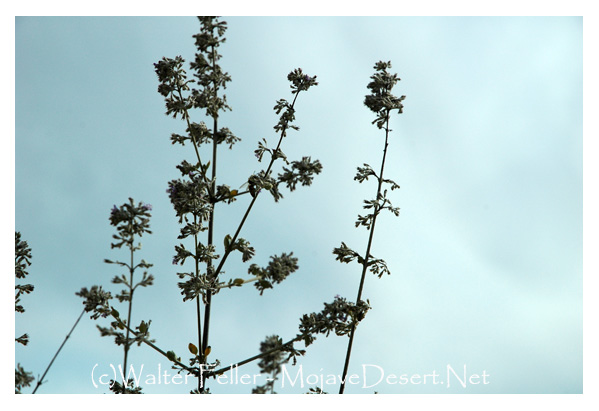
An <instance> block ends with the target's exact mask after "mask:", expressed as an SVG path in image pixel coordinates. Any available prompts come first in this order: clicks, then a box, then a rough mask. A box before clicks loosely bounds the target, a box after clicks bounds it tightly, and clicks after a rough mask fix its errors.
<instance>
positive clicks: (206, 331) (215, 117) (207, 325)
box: [198, 46, 218, 391]
mask: <svg viewBox="0 0 599 411" xmlns="http://www.w3.org/2000/svg"><path fill="white" fill-rule="evenodd" d="M211 53H212V71H213V72H215V71H216V50H215V49H214V46H212V47H211ZM213 84H214V99H215V100H216V98H217V93H218V86H217V84H216V80H215V81H214V83H213ZM212 118H213V127H212V184H211V192H212V193H213V194H214V193H216V153H217V148H218V139H217V132H218V112H217V111H216V110H215V111H214V113H213V117H212ZM215 206H216V203H215V202H214V201H213V203H212V209H211V210H210V217H209V220H208V247H210V246H211V245H212V244H213V242H214V209H215ZM207 272H208V274H209V275H210V277H212V278H216V277H217V276H218V273H215V274H212V261H208V263H207ZM211 307H212V291H210V290H208V291H207V292H206V309H205V311H204V339H203V341H202V344H201V347H203V350H205V349H206V348H207V347H208V335H209V332H210V308H211ZM203 350H202V349H201V351H200V355H201V356H202V358H204V351H203ZM204 361H206V359H205V358H204ZM205 381H206V378H205V377H202V378H201V379H200V381H199V384H200V386H199V387H198V390H202V391H203V390H204V382H205Z"/></svg>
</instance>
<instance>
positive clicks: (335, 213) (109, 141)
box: [15, 17, 583, 393]
mask: <svg viewBox="0 0 599 411" xmlns="http://www.w3.org/2000/svg"><path fill="white" fill-rule="evenodd" d="M223 19H224V20H226V21H227V22H228V26H229V29H228V31H227V34H226V37H227V42H226V43H225V44H224V45H223V46H222V47H221V50H220V53H221V54H222V55H223V59H222V60H221V67H222V68H223V69H224V70H225V71H227V72H228V73H229V74H230V75H231V77H232V82H231V83H229V86H228V88H227V90H226V94H227V99H228V101H229V103H230V105H231V106H232V108H233V111H232V112H230V113H226V114H225V115H223V116H222V121H221V124H222V125H223V126H227V127H229V128H230V129H231V130H232V131H233V132H234V133H235V134H236V135H237V136H238V137H240V138H242V142H241V143H239V144H237V145H236V146H235V147H234V148H233V150H232V151H229V150H228V149H226V148H223V149H222V151H221V152H220V153H219V161H218V168H219V169H218V174H219V182H222V183H226V184H229V185H230V186H231V187H233V188H235V187H238V186H240V185H241V184H243V183H244V182H245V181H246V180H247V177H248V176H249V175H250V174H251V173H253V172H257V171H259V170H260V169H261V166H262V164H260V163H258V162H257V160H256V158H255V157H254V156H253V150H254V149H255V148H256V147H257V143H258V141H259V140H261V139H262V138H266V139H267V140H268V141H269V143H270V144H271V145H274V144H276V135H275V133H274V131H273V128H272V127H273V125H274V124H276V122H277V116H276V115H275V113H274V112H273V110H272V107H273V106H274V103H275V101H276V100H277V99H280V98H286V99H290V97H291V95H290V92H289V87H288V82H287V80H286V76H287V74H288V73H289V72H290V71H291V70H292V69H294V68H297V67H301V68H302V69H303V70H304V71H305V72H307V73H308V74H310V75H317V76H318V81H319V83H320V84H319V85H318V86H317V87H316V88H313V89H311V90H309V91H308V92H306V93H302V94H300V97H299V99H298V103H297V106H296V108H297V113H296V114H297V123H296V124H297V125H299V126H300V131H299V132H290V133H289V137H288V138H287V139H286V140H285V141H284V145H283V150H284V152H285V153H286V154H287V156H288V157H289V158H290V159H291V160H295V159H300V158H301V157H302V156H306V155H309V156H312V158H313V159H314V158H316V159H319V160H320V161H321V162H322V164H323V172H322V174H321V175H319V176H317V177H316V179H315V181H314V184H313V185H312V186H311V187H300V188H298V190H296V191H295V192H293V193H288V192H284V195H285V198H284V199H283V200H281V201H280V202H279V203H277V204H275V203H274V202H273V201H272V198H269V197H267V196H266V195H264V196H260V197H259V200H258V201H257V203H256V205H255V207H254V209H253V211H252V214H251V215H250V217H249V220H248V222H247V223H246V225H245V226H244V228H243V231H242V234H241V236H242V237H244V238H246V239H248V240H249V241H250V242H251V243H252V245H253V246H254V247H255V248H256V256H255V257H254V259H253V260H252V261H253V262H255V263H257V264H259V265H266V264H267V262H268V259H269V256H271V255H273V254H280V253H281V252H289V251H293V252H294V255H295V256H297V257H298V258H299V266H300V269H299V270H298V271H297V272H296V273H294V274H292V275H291V276H290V277H289V278H288V279H287V280H286V281H285V282H283V283H282V284H280V285H279V286H276V287H275V289H273V290H267V291H266V292H265V293H264V295H263V296H262V297H260V296H259V295H258V292H257V291H256V290H255V289H254V287H252V286H248V287H244V288H242V289H234V290H232V291H227V290H225V291H223V292H221V293H220V294H218V295H217V296H216V297H215V299H214V301H215V304H214V307H213V312H212V326H213V327H212V328H211V333H210V337H211V345H212V347H213V354H211V356H214V358H218V359H220V361H221V362H222V363H223V364H225V365H228V364H230V363H233V362H235V361H240V360H243V359H245V358H246V357H249V356H251V355H254V354H255V353H257V352H258V349H259V345H260V341H262V340H263V339H264V337H265V336H267V335H271V334H278V335H280V336H281V337H282V338H283V339H284V340H287V339H290V338H292V337H294V336H295V334H296V333H297V325H298V320H299V318H300V317H301V315H302V314H304V313H310V312H314V311H320V310H321V308H322V303H323V302H325V301H326V302H329V301H332V299H333V298H334V296H335V295H337V294H339V295H342V296H345V297H347V298H348V299H350V300H354V299H355V296H356V293H357V287H358V283H359V274H360V270H359V268H360V267H359V266H358V265H356V264H350V265H345V264H343V265H341V264H339V263H338V262H336V261H335V257H334V255H333V254H332V253H331V251H332V249H333V248H334V247H337V246H339V244H340V243H341V241H344V242H345V243H347V244H348V245H349V246H350V247H352V248H355V249H356V250H357V251H359V252H362V253H363V250H364V249H365V245H366V241H367V232H366V231H365V230H363V229H356V228H354V221H355V218H356V216H357V214H359V213H360V214H363V213H364V210H362V208H361V204H362V201H363V200H364V199H370V198H372V197H374V195H375V193H376V184H375V183H374V182H372V181H369V182H366V183H364V184H361V185H360V184H358V183H357V182H355V181H353V177H354V175H355V168H356V166H360V165H362V164H363V163H368V164H370V165H371V166H373V168H375V169H377V168H378V166H379V164H380V159H381V155H382V148H383V142H384V135H383V134H382V133H381V132H380V131H379V130H378V129H377V128H376V127H375V126H373V125H371V124H370V122H371V121H372V120H373V119H374V116H373V114H372V113H371V112H370V111H369V110H368V109H367V108H366V107H365V106H364V105H363V99H364V95H365V94H367V92H368V90H367V89H366V85H367V84H368V82H369V77H370V75H372V73H373V65H374V63H375V62H377V61H379V60H384V61H391V62H392V64H393V67H392V71H393V72H397V73H398V75H399V77H400V78H401V81H400V82H399V83H398V85H397V86H396V88H395V92H396V94H398V95H406V96H407V97H406V100H405V102H404V105H405V108H404V113H403V114H401V115H395V116H394V117H393V118H392V122H391V128H392V129H393V131H392V134H391V139H390V146H389V152H388V163H387V167H386V170H385V174H386V177H388V178H392V179H394V180H395V181H396V182H397V183H398V184H399V185H400V186H401V189H400V190H398V191H395V192H393V193H392V194H391V195H390V197H391V199H392V201H393V203H394V205H395V206H399V207H400V208H401V214H400V217H399V218H396V217H393V216H392V215H391V214H382V215H381V216H380V219H379V220H378V221H377V227H376V233H375V240H374V244H373V249H372V254H373V255H374V256H376V257H378V258H383V259H385V260H386V262H387V264H388V266H389V268H390V270H391V273H392V274H391V276H386V277H383V278H381V279H378V278H376V277H374V276H372V275H370V276H368V277H367V278H366V282H365V289H364V295H363V298H368V299H369V300H370V303H371V305H372V310H371V311H370V312H369V313H368V315H367V317H366V319H365V320H364V322H363V323H361V324H360V326H359V327H358V329H357V332H356V340H355V341H354V351H353V354H352V363H351V366H350V373H356V374H359V375H360V376H362V370H363V366H366V367H367V370H368V375H367V378H368V381H367V382H366V384H371V383H374V382H376V380H377V379H378V377H379V374H380V369H382V370H384V373H385V375H386V376H387V375H389V374H395V375H397V376H399V375H401V374H406V375H407V376H412V375H414V374H420V375H424V374H431V373H433V372H435V371H436V372H437V373H438V374H440V375H441V378H440V380H441V381H444V383H443V384H437V385H434V384H431V383H430V382H428V383H427V384H422V383H421V384H417V383H408V384H404V385H402V384H388V383H387V382H385V381H383V382H381V383H380V384H378V385H376V386H373V387H368V388H364V387H363V385H364V384H356V385H350V386H348V387H347V389H346V392H348V393H372V392H373V391H378V392H379V393H581V392H582V90H583V88H582V18H577V17H568V18H556V17H547V18H511V17H510V18H499V17H492V18H397V17H384V18H349V17H345V18H248V17H230V18H229V17H225V18H223ZM198 30H199V23H198V22H197V20H196V19H195V18H191V17H186V18H100V17H95V18H17V19H16V33H15V34H16V43H15V47H16V65H15V70H16V79H15V81H16V83H15V88H16V93H15V95H16V117H15V124H16V130H15V131H16V136H15V228H16V230H17V231H20V232H21V233H22V236H23V239H24V240H26V241H28V243H29V245H30V246H31V248H32V249H33V252H32V253H33V259H32V263H33V265H32V266H31V267H30V269H29V272H30V275H29V277H27V280H28V281H27V282H30V283H32V284H34V285H35V291H34V293H33V294H31V295H29V296H26V297H24V299H23V304H24V306H25V308H26V310H27V311H26V313H25V314H20V315H17V316H16V330H15V332H16V334H17V335H21V334H22V333H23V332H27V333H29V335H30V340H31V342H30V344H29V345H28V346H27V347H21V346H18V347H17V348H16V360H15V363H16V362H20V363H21V364H22V365H23V367H24V368H25V369H26V370H29V371H33V372H34V375H35V376H37V375H38V374H40V373H41V372H43V370H44V369H45V367H46V365H47V363H48V362H49V360H50V359H51V357H52V355H53V354H54V352H55V350H56V349H57V348H58V346H59V345H60V343H61V342H62V340H63V338H64V336H65V335H66V333H67V332H68V331H69V329H70V327H71V326H72V324H73V322H74V321H75V320H76V318H77V317H78V315H79V313H80V311H81V309H82V305H81V301H82V300H81V299H80V298H79V297H76V296H75V292H77V291H79V290H80V289H81V288H82V287H90V286H91V285H93V284H99V285H103V286H104V287H105V288H107V289H109V290H111V291H113V292H115V293H116V291H118V290H119V288H118V287H116V286H115V285H112V284H110V280H111V278H112V277H114V276H115V275H117V274H120V271H119V270H118V268H117V267H115V266H112V265H106V264H104V263H103V259H104V258H111V259H117V258H125V257H124V253H125V252H124V250H123V252H122V253H121V252H119V250H111V249H110V242H111V235H112V233H113V232H114V230H113V228H112V227H111V226H110V225H109V222H108V216H109V213H110V209H111V208H112V206H113V205H114V204H116V205H120V204H122V203H124V202H126V201H127V198H128V197H133V198H134V199H135V200H136V201H144V202H146V203H150V204H152V205H153V212H152V214H153V217H152V220H151V227H152V230H153V234H152V235H151V236H148V237H144V238H143V240H142V243H143V248H142V250H141V251H140V252H139V257H141V258H144V259H146V260H147V261H149V262H151V263H154V264H155V265H154V267H153V268H152V269H151V272H152V273H153V274H154V275H155V277H156V281H155V285H154V286H152V287H149V288H145V289H141V290H139V292H138V293H136V295H135V301H134V309H133V310H134V312H133V322H134V323H139V321H141V320H142V319H146V320H147V319H149V318H150V319H152V326H151V332H152V336H153V337H154V338H156V340H157V345H159V346H160V347H162V348H163V349H165V350H169V349H172V350H175V351H176V352H177V354H178V355H180V356H181V357H183V358H186V356H187V348H186V347H187V344H188V343H189V342H191V341H193V340H194V336H195V333H196V331H195V328H194V326H193V324H194V321H195V311H194V310H195V304H193V303H189V302H187V303H183V302H182V301H181V300H182V299H181V296H180V294H179V291H178V288H177V285H176V284H177V281H179V279H178V277H177V276H176V275H175V272H176V271H177V267H175V266H173V265H171V260H172V256H173V254H174V245H175V244H178V243H179V241H178V240H177V238H176V237H177V235H178V229H179V226H178V224H177V218H176V217H175V213H174V211H173V209H172V206H171V204H170V202H169V200H168V197H167V194H166V193H165V189H166V188H167V182H168V181H169V180H171V179H173V178H176V177H177V176H178V171H177V170H176V169H175V166H176V165H177V164H178V163H179V162H180V161H181V160H183V159H187V160H189V161H192V160H193V158H194V153H193V151H192V149H191V148H190V147H184V148H180V147H174V146H172V145H171V143H170V141H169V136H170V134H171V133H173V132H178V133H182V132H183V131H184V128H183V124H182V122H181V121H179V120H173V119H172V118H170V117H167V116H165V115H164V111H165V110H164V102H163V99H162V97H161V96H160V95H159V94H158V93H157V91H156V88H157V85H158V82H157V78H156V75H155V73H154V70H153V65H152V63H154V62H157V61H158V60H159V59H160V58H162V57H163V56H166V57H174V56H177V55H181V56H183V58H185V59H186V60H187V61H189V60H190V59H192V58H193V55H194V52H195V49H194V45H193V39H192V37H191V36H192V35H193V34H195V33H197V32H198ZM193 120H194V121H196V122H199V121H202V120H205V118H204V117H203V113H202V112H199V111H198V112H197V113H195V114H194V118H193ZM248 201H249V199H248V198H247V197H244V198H242V199H240V200H239V201H238V202H237V203H235V204H234V205H232V206H220V207H219V208H217V210H216V217H215V221H216V227H217V228H216V238H217V239H222V237H224V235H225V234H229V233H232V232H233V231H234V229H235V228H236V227H237V224H238V222H239V219H240V218H241V216H242V213H243V211H244V210H245V206H246V205H247V202H248ZM216 243H217V244H218V245H220V244H221V243H220V240H218V241H216ZM225 271H226V273H225V278H235V277H245V276H247V266H246V265H243V264H241V262H240V258H239V257H238V256H232V258H231V259H230V260H228V261H227V265H226V266H225ZM123 311H124V308H123V309H121V312H123ZM104 325H106V323H104ZM346 344H347V339H346V338H344V337H336V336H330V337H329V338H324V336H319V337H318V338H317V341H316V342H315V343H314V344H313V345H312V346H310V347H308V349H307V355H306V357H305V358H302V359H301V360H300V362H299V363H298V366H296V367H295V368H291V367H289V368H288V370H289V372H290V373H292V375H295V373H296V372H297V369H298V367H299V366H300V365H302V367H303V372H304V375H308V374H316V375H325V376H326V375H328V374H339V373H341V371H342V368H343V360H344V352H345V348H346ZM130 358H131V361H132V362H133V364H134V366H135V367H136V370H139V369H140V367H141V366H142V365H143V366H144V371H143V372H144V374H146V375H147V374H156V373H157V370H158V366H159V364H161V367H162V371H164V370H165V369H168V368H169V366H168V361H167V360H166V359H165V358H163V357H161V356H160V355H159V354H157V353H155V352H154V351H152V350H151V349H149V348H147V347H145V346H142V347H137V346H135V347H133V348H132V351H131V354H130ZM121 361H122V348H121V347H116V346H115V345H114V344H113V343H112V340H110V339H108V338H101V337H100V336H99V333H98V331H97V330H96V329H95V323H94V322H93V321H92V320H90V319H89V318H88V317H84V319H83V320H82V321H81V323H80V324H79V326H78V327H77V329H76V330H75V332H74V333H73V335H72V337H71V339H70V340H69V341H68V343H67V345H66V346H65V348H64V350H63V352H62V353H61V354H60V356H59V357H58V359H57V360H56V362H55V364H54V366H53V368H52V369H51V371H50V373H49V375H48V376H47V380H48V381H47V383H45V384H44V385H43V386H42V387H41V388H40V392H44V393H102V392H107V391H108V390H107V388H105V387H102V386H100V387H99V388H95V387H94V386H93V384H92V379H91V377H90V375H91V372H92V369H93V367H94V366H95V365H96V364H98V366H97V370H102V372H108V371H109V370H110V368H109V366H110V364H115V365H118V364H119V363H120V362H121ZM368 365H371V366H370V367H368ZM375 366H376V367H380V369H379V368H376V367H375ZM448 366H450V367H452V368H453V369H455V370H458V372H462V373H463V370H464V367H466V368H467V373H468V375H471V374H479V375H482V374H483V372H485V373H486V374H487V375H489V377H488V381H489V384H482V383H481V384H478V385H472V384H468V385H467V387H466V388H463V387H462V386H461V385H460V384H459V383H457V380H452V381H451V386H450V387H448V386H447V385H448V384H447V381H446V378H445V377H446V373H447V367H448ZM257 371H258V368H257V367H256V366H255V364H253V365H247V366H244V368H240V372H243V373H248V374H253V373H256V372H257ZM142 381H143V380H142ZM481 381H482V380H481ZM263 382H264V381H261V383H263ZM362 382H364V380H361V383H362ZM141 385H142V386H143V387H144V391H145V392H148V393H170V392H172V393H186V392H188V391H189V390H190V389H193V388H194V386H193V384H192V383H190V384H189V385H187V386H185V385H179V386H175V385H173V384H170V385H165V384H155V385H148V384H143V383H142V384H141ZM314 385H316V384H310V386H314ZM253 387H254V385H252V384H249V385H244V384H229V385H222V384H221V385H219V384H217V383H215V382H212V384H211V390H212V391H213V392H214V393H249V392H251V389H252V388H253ZM276 387H277V388H276V390H277V391H278V392H280V393H302V392H306V391H307V387H304V388H301V387H299V386H297V385H296V386H295V387H289V384H288V382H286V384H285V387H282V386H281V382H279V383H277V385H276ZM324 389H325V391H328V392H337V390H338V385H331V386H326V385H325V387H324Z"/></svg>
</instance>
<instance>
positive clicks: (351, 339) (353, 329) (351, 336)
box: [339, 110, 390, 394]
mask: <svg viewBox="0 0 599 411" xmlns="http://www.w3.org/2000/svg"><path fill="white" fill-rule="evenodd" d="M389 114H390V110H387V117H386V124H385V147H384V149H383V160H382V161H381V171H380V174H379V175H378V187H377V190H376V198H377V199H378V198H379V197H380V195H381V187H382V185H383V171H384V169H385V159H386V158H387V147H388V146H389ZM379 211H380V210H379V203H378V202H377V203H376V205H375V206H374V210H373V212H372V213H373V217H372V224H371V226H370V233H369V236H368V244H367V246H366V254H365V255H364V263H363V265H362V276H361V277H360V287H359V288H358V296H357V297H356V304H358V303H359V302H360V300H361V299H362V290H363V288H364V279H365V278H366V270H367V269H368V259H369V257H370V248H371V247H372V239H373V238H374V226H375V224H376V217H377V215H378V213H379ZM355 332H356V323H355V322H354V323H353V324H352V327H351V331H350V334H349V342H348V344H347V353H346V354H345V364H344V365H343V374H342V376H341V386H340V387H339V394H343V391H344V390H345V379H346V378H345V377H346V376H347V371H348V368H349V359H350V356H351V350H352V345H353V342H354V334H355Z"/></svg>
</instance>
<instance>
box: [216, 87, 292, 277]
mask: <svg viewBox="0 0 599 411" xmlns="http://www.w3.org/2000/svg"><path fill="white" fill-rule="evenodd" d="M298 95H299V92H298V93H296V95H295V97H294V98H293V102H292V103H291V109H293V107H294V106H295V101H296V100H297V96H298ZM286 130H287V127H286V126H285V127H283V129H282V130H281V137H280V138H279V142H278V144H277V148H276V149H275V150H274V151H273V153H276V152H278V150H279V148H280V147H281V143H282V142H283V137H284V136H285V132H286ZM275 160H276V157H275V156H272V157H271V159H270V163H269V164H268V167H267V168H266V172H265V173H264V175H266V176H268V174H269V173H270V170H271V169H272V166H273V164H274V162H275ZM258 194H259V192H258V193H256V195H255V196H254V197H253V198H252V201H251V202H250V204H249V205H248V208H247V210H246V211H245V214H244V215H243V218H242V219H241V222H240V223H239V226H238V227H237V230H236V231H235V234H234V235H233V237H232V239H231V244H234V243H235V241H236V240H237V237H238V236H239V233H240V232H241V229H242V227H243V225H244V224H245V220H246V219H247V217H248V215H249V214H250V211H251V210H252V207H253V206H254V203H255V202H256V200H257V199H258ZM231 251H233V249H232V248H228V249H226V250H225V253H224V254H223V258H222V259H221V260H220V262H219V264H218V266H217V267H216V271H215V272H214V275H218V273H220V270H221V269H222V268H223V265H224V264H225V261H226V260H227V257H228V256H229V254H231Z"/></svg>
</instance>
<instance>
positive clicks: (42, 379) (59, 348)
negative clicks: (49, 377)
mask: <svg viewBox="0 0 599 411" xmlns="http://www.w3.org/2000/svg"><path fill="white" fill-rule="evenodd" d="M83 314H85V309H84V310H83V311H81V314H79V317H78V318H77V321H75V324H73V327H72V328H71V331H69V333H68V334H67V336H66V337H65V338H64V340H63V341H62V344H60V347H58V351H56V354H54V357H52V360H51V361H50V364H48V367H46V371H44V374H43V375H42V377H41V378H40V379H38V381H37V384H36V386H35V389H34V390H33V392H32V394H35V392H36V391H37V389H38V388H39V387H40V385H42V384H43V383H44V378H45V377H46V374H48V371H49V370H50V367H52V364H53V363H54V360H55V359H56V357H58V354H59V353H60V350H62V347H64V345H65V343H66V342H67V340H68V339H69V337H70V336H71V334H72V333H73V330H74V329H75V327H77V324H79V320H81V317H83Z"/></svg>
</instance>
